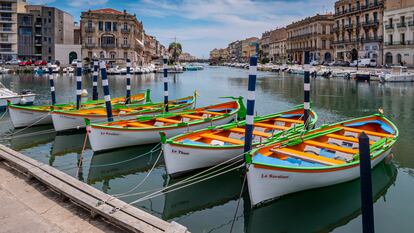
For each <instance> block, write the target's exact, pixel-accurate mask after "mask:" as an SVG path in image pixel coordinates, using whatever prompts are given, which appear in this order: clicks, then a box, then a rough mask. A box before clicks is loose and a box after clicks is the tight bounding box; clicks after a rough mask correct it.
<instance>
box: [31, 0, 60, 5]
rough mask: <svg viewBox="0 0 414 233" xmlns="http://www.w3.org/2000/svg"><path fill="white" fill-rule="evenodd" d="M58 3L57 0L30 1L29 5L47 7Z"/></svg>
mask: <svg viewBox="0 0 414 233" xmlns="http://www.w3.org/2000/svg"><path fill="white" fill-rule="evenodd" d="M53 2H56V0H29V1H28V3H29V4H33V5H46V4H49V3H53Z"/></svg>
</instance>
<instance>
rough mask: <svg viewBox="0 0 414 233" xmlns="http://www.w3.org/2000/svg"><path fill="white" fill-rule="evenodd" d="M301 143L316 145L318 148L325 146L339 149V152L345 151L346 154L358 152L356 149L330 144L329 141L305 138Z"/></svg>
mask: <svg viewBox="0 0 414 233" xmlns="http://www.w3.org/2000/svg"><path fill="white" fill-rule="evenodd" d="M303 143H305V144H306V145H311V146H316V147H320V148H326V149H330V150H335V151H340V152H344V153H347V154H357V153H358V150H354V149H350V148H345V147H342V146H337V145H332V144H329V143H322V142H318V141H313V140H306V141H304V142H303Z"/></svg>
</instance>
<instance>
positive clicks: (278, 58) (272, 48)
mask: <svg viewBox="0 0 414 233" xmlns="http://www.w3.org/2000/svg"><path fill="white" fill-rule="evenodd" d="M286 42H287V40H279V41H275V42H273V43H270V44H269V57H270V61H271V62H273V63H274V62H282V63H283V62H285V60H286V58H287V54H286Z"/></svg>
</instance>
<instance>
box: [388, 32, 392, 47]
mask: <svg viewBox="0 0 414 233" xmlns="http://www.w3.org/2000/svg"><path fill="white" fill-rule="evenodd" d="M388 43H389V44H390V45H392V43H393V38H392V34H390V35H388Z"/></svg>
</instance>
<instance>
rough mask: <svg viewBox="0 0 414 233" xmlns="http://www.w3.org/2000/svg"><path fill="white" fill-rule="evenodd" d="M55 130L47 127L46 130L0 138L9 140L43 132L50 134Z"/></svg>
mask: <svg viewBox="0 0 414 233" xmlns="http://www.w3.org/2000/svg"><path fill="white" fill-rule="evenodd" d="M54 132H55V130H54V129H46V130H42V131H38V132H33V133H26V134H20V135H16V136H11V137H8V138H2V139H0V141H7V140H11V139H15V138H24V137H30V136H36V135H42V134H49V133H54ZM9 135H13V134H9ZM9 135H6V136H9Z"/></svg>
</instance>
